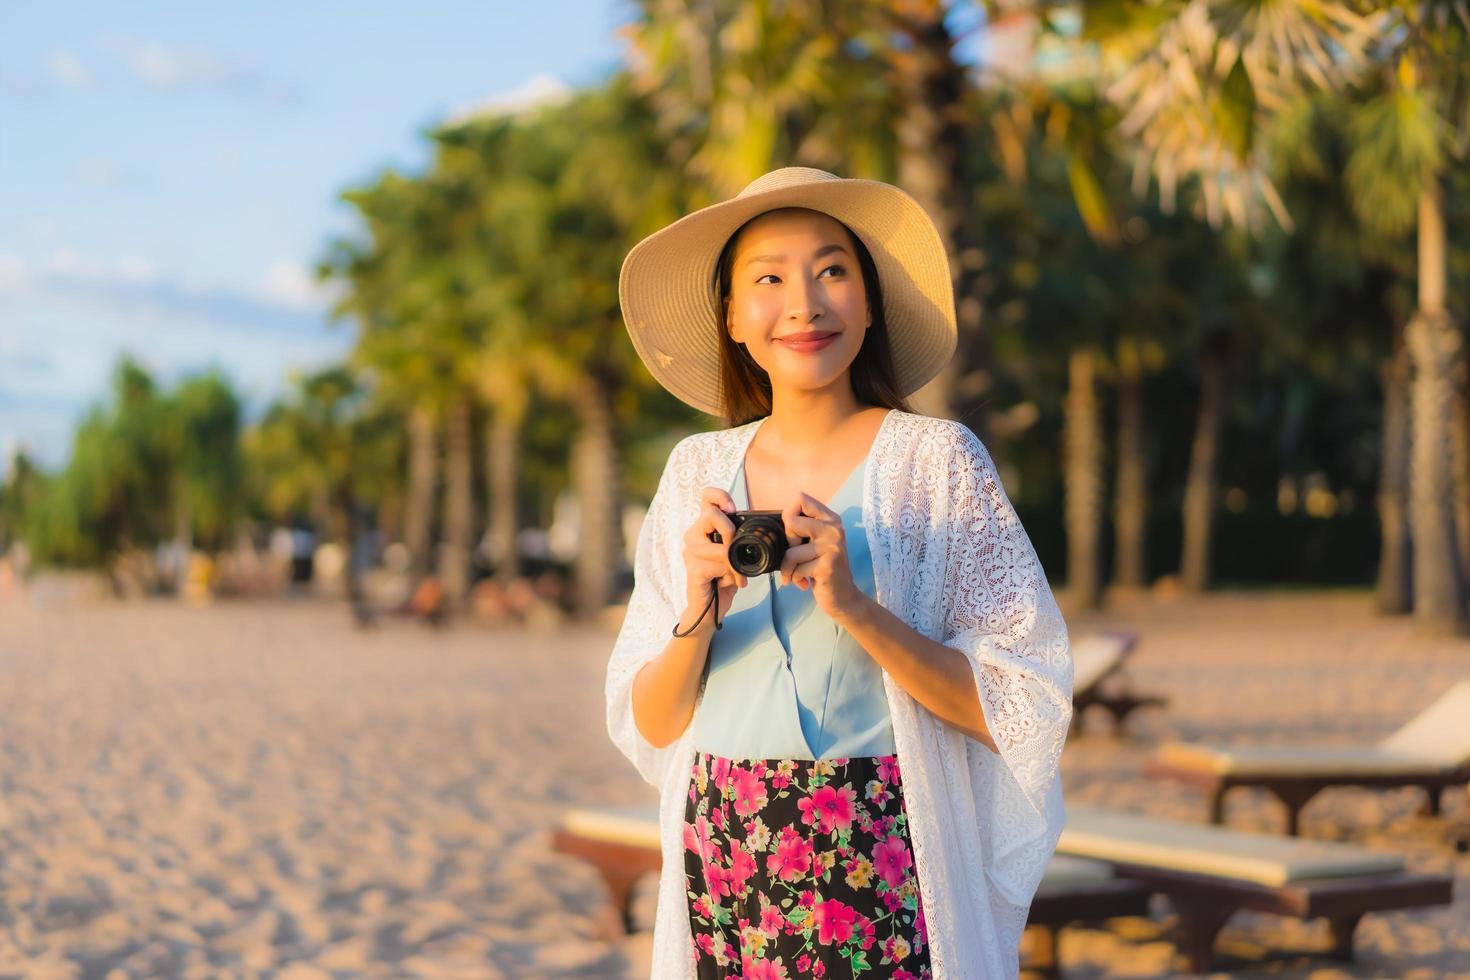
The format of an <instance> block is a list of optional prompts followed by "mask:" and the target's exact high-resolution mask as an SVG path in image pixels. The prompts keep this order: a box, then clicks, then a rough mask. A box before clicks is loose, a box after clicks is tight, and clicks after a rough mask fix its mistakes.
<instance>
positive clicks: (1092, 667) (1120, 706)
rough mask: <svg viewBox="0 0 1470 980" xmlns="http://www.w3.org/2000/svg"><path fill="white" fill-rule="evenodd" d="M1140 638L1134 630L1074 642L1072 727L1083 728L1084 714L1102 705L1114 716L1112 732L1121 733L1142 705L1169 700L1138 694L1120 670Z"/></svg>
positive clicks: (1153, 704)
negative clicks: (1091, 708)
mask: <svg viewBox="0 0 1470 980" xmlns="http://www.w3.org/2000/svg"><path fill="white" fill-rule="evenodd" d="M1137 642H1138V638H1137V637H1136V636H1134V635H1133V634H1131V633H1091V634H1086V635H1083V636H1081V637H1078V638H1077V639H1076V640H1074V641H1073V643H1072V729H1073V730H1074V731H1078V732H1080V731H1081V730H1082V716H1083V713H1084V712H1085V711H1086V710H1087V709H1088V708H1090V707H1092V706H1093V705H1100V706H1101V707H1102V708H1103V709H1105V710H1106V711H1107V712H1108V713H1109V714H1111V715H1112V716H1113V731H1115V732H1121V731H1122V730H1123V724H1124V723H1125V722H1126V721H1127V720H1128V716H1129V715H1130V714H1132V713H1133V712H1134V711H1136V710H1138V709H1139V708H1147V707H1160V706H1162V705H1164V704H1166V703H1167V699H1166V698H1164V697H1161V696H1159V695H1156V694H1138V693H1135V692H1134V691H1133V690H1132V689H1131V688H1130V687H1129V686H1128V685H1127V684H1125V683H1122V680H1123V679H1122V678H1121V677H1119V676H1118V672H1119V671H1120V670H1121V669H1122V667H1123V662H1124V661H1125V660H1127V659H1128V655H1129V654H1130V653H1132V652H1133V648H1134V646H1135V645H1136V644H1137Z"/></svg>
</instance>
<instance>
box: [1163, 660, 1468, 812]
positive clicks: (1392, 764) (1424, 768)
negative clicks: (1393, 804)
mask: <svg viewBox="0 0 1470 980" xmlns="http://www.w3.org/2000/svg"><path fill="white" fill-rule="evenodd" d="M1145 771H1146V772H1147V773H1148V774H1149V775H1152V776H1160V777H1163V778H1168V779H1179V780H1183V781H1185V782H1189V783H1193V784H1195V785H1198V786H1202V787H1204V788H1205V789H1206V790H1208V791H1209V792H1210V822H1211V823H1216V824H1218V823H1221V822H1223V820H1224V816H1225V794H1226V793H1227V792H1228V791H1229V790H1231V789H1234V788H1235V787H1236V786H1259V787H1262V788H1264V789H1268V790H1270V791H1271V792H1272V793H1274V794H1275V795H1276V797H1277V798H1278V799H1280V800H1281V802H1282V803H1284V804H1286V832H1287V833H1288V834H1290V835H1292V836H1293V837H1295V836H1296V834H1297V831H1298V829H1299V824H1300V817H1301V811H1302V807H1304V806H1306V804H1307V801H1308V800H1310V799H1311V798H1312V797H1313V796H1315V795H1317V793H1318V792H1320V791H1321V790H1323V789H1325V788H1327V787H1329V786H1422V787H1423V788H1424V791H1425V792H1426V793H1428V794H1429V812H1430V814H1431V815H1437V814H1438V813H1439V812H1440V794H1441V793H1442V792H1443V791H1444V790H1445V789H1448V788H1450V787H1456V786H1458V787H1463V786H1465V785H1466V784H1467V783H1470V681H1461V682H1460V683H1458V684H1456V685H1455V686H1454V687H1452V688H1450V689H1449V690H1448V691H1447V692H1445V694H1444V695H1443V696H1441V697H1440V699H1439V700H1437V701H1435V702H1434V703H1433V704H1431V705H1430V706H1429V707H1427V708H1425V709H1424V710H1423V711H1421V712H1420V713H1419V714H1418V715H1416V716H1415V717H1414V718H1413V719H1411V720H1410V721H1409V722H1408V723H1407V724H1406V725H1404V726H1403V727H1402V728H1400V729H1399V730H1398V731H1396V732H1394V733H1393V734H1392V735H1390V736H1388V737H1387V738H1385V739H1383V740H1382V741H1381V742H1378V743H1377V744H1376V745H1356V746H1343V747H1336V746H1318V747H1309V746H1303V747H1290V746H1239V747H1235V746H1232V747H1215V746H1208V745H1199V744H1195V743H1187V742H1176V743H1171V744H1167V745H1164V746H1161V747H1160V748H1159V750H1158V752H1157V754H1156V755H1155V757H1154V758H1153V759H1152V760H1150V761H1149V762H1148V763H1147V764H1146V766H1145Z"/></svg>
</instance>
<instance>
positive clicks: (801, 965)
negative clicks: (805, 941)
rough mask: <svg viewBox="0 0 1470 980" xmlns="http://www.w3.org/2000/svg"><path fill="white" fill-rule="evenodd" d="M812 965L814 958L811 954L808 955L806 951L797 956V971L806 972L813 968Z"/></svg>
mask: <svg viewBox="0 0 1470 980" xmlns="http://www.w3.org/2000/svg"><path fill="white" fill-rule="evenodd" d="M811 966H812V958H811V957H810V956H808V955H806V954H805V953H802V954H801V955H800V956H798V957H797V958H796V972H797V973H805V972H806V971H807V970H810V969H811Z"/></svg>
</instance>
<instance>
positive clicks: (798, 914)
mask: <svg viewBox="0 0 1470 980" xmlns="http://www.w3.org/2000/svg"><path fill="white" fill-rule="evenodd" d="M684 875H685V881H686V883H687V891H688V895H689V928H690V933H691V934H692V935H693V938H694V949H693V950H692V955H693V956H694V962H695V969H696V971H697V973H698V976H699V977H700V980H706V978H710V977H743V978H747V980H755V978H759V980H765V978H785V977H839V978H847V977H858V976H864V975H868V976H873V977H897V978H920V977H922V978H928V977H929V976H930V969H929V944H928V935H927V933H926V931H925V927H924V907H923V904H922V902H921V901H920V896H919V880H918V875H917V874H916V872H915V868H914V858H913V852H912V848H911V847H910V844H909V829H908V814H907V812H906V811H905V809H904V802H903V785H902V783H901V782H900V781H899V772H898V757H897V756H894V755H885V756H873V757H867V758H851V759H820V760H816V761H813V760H810V759H807V760H792V759H727V758H724V757H723V756H717V755H711V754H709V753H707V752H698V753H696V755H695V759H694V769H693V772H692V773H691V779H690V782H689V802H688V805H687V806H686V807H685V814H684Z"/></svg>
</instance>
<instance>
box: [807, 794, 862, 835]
mask: <svg viewBox="0 0 1470 980" xmlns="http://www.w3.org/2000/svg"><path fill="white" fill-rule="evenodd" d="M831 788H832V787H830V786H823V787H822V789H819V790H817V793H818V794H821V793H822V792H823V791H824V790H829V789H831ZM856 803H857V793H856V792H854V791H853V788H852V787H851V786H844V787H842V788H841V789H839V790H837V791H835V792H834V793H832V795H831V796H823V797H822V800H821V802H820V803H819V804H818V805H819V806H821V808H822V815H823V817H824V818H825V819H826V820H828V821H830V824H831V826H829V827H828V828H827V830H828V832H829V833H830V832H831V830H832V829H833V828H836V829H837V830H847V829H849V828H850V827H851V826H852V818H853V817H854V816H855V815H856V810H855V809H854V804H856Z"/></svg>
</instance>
